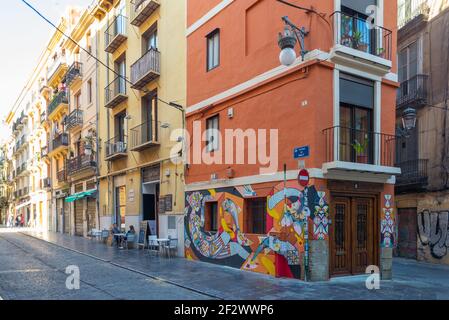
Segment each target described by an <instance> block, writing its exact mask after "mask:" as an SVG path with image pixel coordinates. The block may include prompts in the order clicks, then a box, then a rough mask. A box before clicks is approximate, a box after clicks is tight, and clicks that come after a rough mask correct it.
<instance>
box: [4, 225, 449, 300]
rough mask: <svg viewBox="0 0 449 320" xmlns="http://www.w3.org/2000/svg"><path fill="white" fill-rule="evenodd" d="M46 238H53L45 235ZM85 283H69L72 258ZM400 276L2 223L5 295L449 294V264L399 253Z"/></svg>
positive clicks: (176, 297) (363, 296) (388, 296)
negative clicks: (258, 261) (317, 271)
mask: <svg viewBox="0 0 449 320" xmlns="http://www.w3.org/2000/svg"><path fill="white" fill-rule="evenodd" d="M44 239H45V240H44ZM71 265H75V266H78V267H79V270H80V282H81V283H80V289H79V290H68V289H67V288H66V285H65V283H66V279H67V277H68V275H67V274H66V273H65V270H66V268H67V266H71ZM393 270H394V277H393V280H392V281H382V282H381V284H380V289H379V290H368V289H366V287H365V280H366V276H365V275H360V276H355V277H341V278H334V279H332V280H331V281H328V282H316V283H305V282H302V281H298V280H291V279H276V278H273V277H270V276H265V275H260V274H255V273H250V272H246V271H240V270H236V269H232V268H228V267H223V266H217V265H211V264H206V263H202V262H192V261H188V260H186V259H181V258H177V259H171V260H170V261H169V260H168V259H164V258H157V257H149V256H148V254H147V253H146V252H142V251H139V250H129V251H128V250H118V249H116V248H113V247H108V246H106V245H104V244H101V243H98V242H96V241H91V240H88V239H83V238H78V237H69V236H65V235H61V234H54V233H36V232H32V231H24V230H21V231H20V232H18V231H16V230H14V231H12V230H10V229H0V297H2V298H3V299H5V300H9V299H100V300H105V299H174V300H187V299H188V300H200V299H239V300H240V299H242V300H246V299H263V300H265V299H278V300H289V299H299V300H310V299H366V300H370V299H388V300H391V299H449V278H448V277H447V274H448V273H449V267H447V266H440V265H432V264H425V263H418V262H416V261H411V260H404V259H396V260H395V262H394V269H393Z"/></svg>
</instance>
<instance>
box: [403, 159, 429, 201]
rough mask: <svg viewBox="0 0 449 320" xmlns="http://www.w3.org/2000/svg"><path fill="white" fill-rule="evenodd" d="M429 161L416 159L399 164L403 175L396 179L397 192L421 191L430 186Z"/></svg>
mask: <svg viewBox="0 0 449 320" xmlns="http://www.w3.org/2000/svg"><path fill="white" fill-rule="evenodd" d="M428 163H429V160H428V159H414V160H408V161H403V162H400V163H397V164H396V166H397V167H399V168H401V175H399V176H398V177H397V178H396V185H395V188H396V192H398V193H400V192H404V191H412V190H414V191H419V190H422V189H424V188H425V187H426V186H427V184H428V175H427V167H428Z"/></svg>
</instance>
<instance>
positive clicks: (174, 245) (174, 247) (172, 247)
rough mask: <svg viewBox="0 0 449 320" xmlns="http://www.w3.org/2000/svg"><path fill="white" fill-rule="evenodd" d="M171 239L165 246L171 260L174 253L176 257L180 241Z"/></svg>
mask: <svg viewBox="0 0 449 320" xmlns="http://www.w3.org/2000/svg"><path fill="white" fill-rule="evenodd" d="M168 238H169V240H170V241H169V242H168V244H167V245H166V246H165V249H166V250H167V251H168V258H169V259H170V258H171V254H172V251H173V256H174V257H176V253H177V251H178V239H177V238H170V237H168Z"/></svg>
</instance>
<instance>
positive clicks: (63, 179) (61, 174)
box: [56, 168, 67, 183]
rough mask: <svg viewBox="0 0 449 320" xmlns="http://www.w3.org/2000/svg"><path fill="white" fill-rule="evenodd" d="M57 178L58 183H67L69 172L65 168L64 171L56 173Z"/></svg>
mask: <svg viewBox="0 0 449 320" xmlns="http://www.w3.org/2000/svg"><path fill="white" fill-rule="evenodd" d="M56 178H57V179H58V182H60V183H61V182H66V181H67V171H66V169H65V168H64V169H62V170H59V171H58V172H57V173H56Z"/></svg>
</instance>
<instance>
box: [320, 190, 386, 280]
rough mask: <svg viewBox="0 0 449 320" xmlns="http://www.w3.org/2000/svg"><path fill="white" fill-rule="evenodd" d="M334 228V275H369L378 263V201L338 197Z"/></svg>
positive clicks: (331, 234) (332, 228)
mask: <svg viewBox="0 0 449 320" xmlns="http://www.w3.org/2000/svg"><path fill="white" fill-rule="evenodd" d="M331 215H332V224H331V225H330V230H329V232H330V238H329V241H330V253H331V256H330V274H331V275H353V274H362V273H365V271H366V268H367V267H368V266H369V265H374V264H376V262H377V258H376V257H377V250H378V245H377V239H376V237H375V234H376V232H377V224H376V221H377V215H376V214H375V198H371V197H359V196H336V197H333V200H332V213H331Z"/></svg>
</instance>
